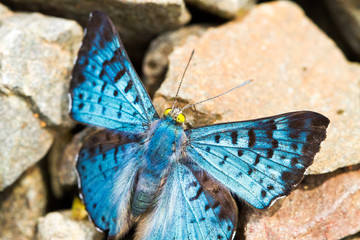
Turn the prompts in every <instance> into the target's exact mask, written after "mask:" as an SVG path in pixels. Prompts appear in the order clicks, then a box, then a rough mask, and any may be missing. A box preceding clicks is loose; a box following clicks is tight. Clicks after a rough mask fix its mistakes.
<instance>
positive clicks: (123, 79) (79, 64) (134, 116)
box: [70, 11, 159, 132]
mask: <svg viewBox="0 0 360 240" xmlns="http://www.w3.org/2000/svg"><path fill="white" fill-rule="evenodd" d="M70 94H71V97H72V103H71V116H72V117H73V118H74V119H75V120H78V121H80V122H84V123H88V124H92V125H97V126H101V127H106V128H109V129H118V130H122V131H128V132H141V131H144V126H145V127H146V126H147V125H149V124H150V123H151V122H152V121H153V120H156V119H158V118H159V117H158V115H157V113H156V111H155V109H154V107H153V104H152V102H151V100H150V98H149V96H148V94H147V92H146V90H145V88H144V86H143V84H142V83H141V81H140V79H139V77H138V76H137V74H136V72H135V70H134V67H133V66H132V65H131V63H130V60H129V58H128V56H127V54H126V52H125V49H124V46H123V44H122V43H121V40H120V38H119V36H118V34H117V32H116V29H115V26H114V25H113V23H112V22H111V20H110V19H109V18H108V17H107V16H106V15H105V14H104V13H102V12H100V11H94V12H93V13H92V14H91V16H90V20H89V23H88V26H87V29H86V34H85V37H84V40H83V43H82V46H81V48H80V50H79V53H78V58H77V61H76V64H75V66H74V70H73V74H72V81H71V85H70Z"/></svg>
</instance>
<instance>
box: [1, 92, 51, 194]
mask: <svg viewBox="0 0 360 240" xmlns="http://www.w3.org/2000/svg"><path fill="white" fill-rule="evenodd" d="M0 102H1V110H0V116H1V117H0V142H1V145H0V163H1V164H0V194H1V190H3V189H4V188H5V187H7V186H9V185H10V184H12V183H13V182H14V181H15V180H16V179H17V178H18V177H19V176H20V175H21V174H22V173H23V172H24V171H25V170H26V169H27V168H28V167H30V166H31V165H33V164H34V163H35V162H37V161H38V160H39V159H41V158H42V157H43V156H44V155H45V154H46V152H47V151H48V149H49V148H50V146H51V143H52V138H53V137H52V134H51V133H49V132H48V131H47V130H46V129H44V128H43V127H42V126H41V121H40V119H39V118H38V116H37V115H35V114H34V113H33V112H32V111H31V110H30V109H29V106H28V104H27V102H26V101H25V100H23V99H21V98H19V97H17V96H15V95H5V94H2V93H1V92H0Z"/></svg>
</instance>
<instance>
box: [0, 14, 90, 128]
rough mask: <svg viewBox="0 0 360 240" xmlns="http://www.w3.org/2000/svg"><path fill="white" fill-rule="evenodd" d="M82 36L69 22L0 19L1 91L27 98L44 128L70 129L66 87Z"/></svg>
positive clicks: (21, 16) (19, 16) (34, 16)
mask: <svg viewBox="0 0 360 240" xmlns="http://www.w3.org/2000/svg"><path fill="white" fill-rule="evenodd" d="M82 35H83V34H82V29H81V27H80V26H79V25H78V24H77V23H76V22H74V21H70V20H64V19H59V18H54V17H47V16H44V15H41V14H36V13H34V14H25V13H16V14H10V15H8V16H7V17H2V18H1V20H0V36H1V37H0V69H1V75H0V91H5V92H12V93H14V94H17V95H20V96H21V97H23V98H26V100H27V101H28V102H29V103H30V104H31V108H32V109H33V111H36V112H37V113H39V114H40V116H41V117H42V118H43V120H44V121H45V123H46V124H47V125H60V124H67V125H69V124H70V122H71V121H70V118H69V116H68V100H67V92H68V88H69V87H68V85H69V82H70V73H71V69H72V67H73V61H74V59H75V57H76V54H77V51H78V47H79V44H80V41H81V38H82Z"/></svg>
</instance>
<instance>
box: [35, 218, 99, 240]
mask: <svg viewBox="0 0 360 240" xmlns="http://www.w3.org/2000/svg"><path fill="white" fill-rule="evenodd" d="M101 239H104V236H103V234H102V233H100V232H98V231H97V230H96V229H95V227H94V225H93V224H92V223H91V222H89V221H88V220H82V221H77V220H74V219H72V217H71V211H63V212H52V213H49V214H47V215H46V216H45V217H42V218H40V219H39V224H38V234H37V240H101Z"/></svg>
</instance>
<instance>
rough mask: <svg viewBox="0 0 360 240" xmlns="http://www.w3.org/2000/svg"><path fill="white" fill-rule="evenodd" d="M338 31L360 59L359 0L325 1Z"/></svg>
mask: <svg viewBox="0 0 360 240" xmlns="http://www.w3.org/2000/svg"><path fill="white" fill-rule="evenodd" d="M324 2H325V4H326V6H327V7H328V9H329V11H330V13H331V15H332V17H333V19H334V21H335V23H336V24H337V25H338V30H339V31H340V32H341V33H342V35H343V38H344V40H345V41H346V42H347V43H348V44H349V46H350V47H351V48H352V50H353V51H354V52H355V53H356V55H357V58H359V59H360V2H359V1H358V0H325V1H324Z"/></svg>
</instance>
